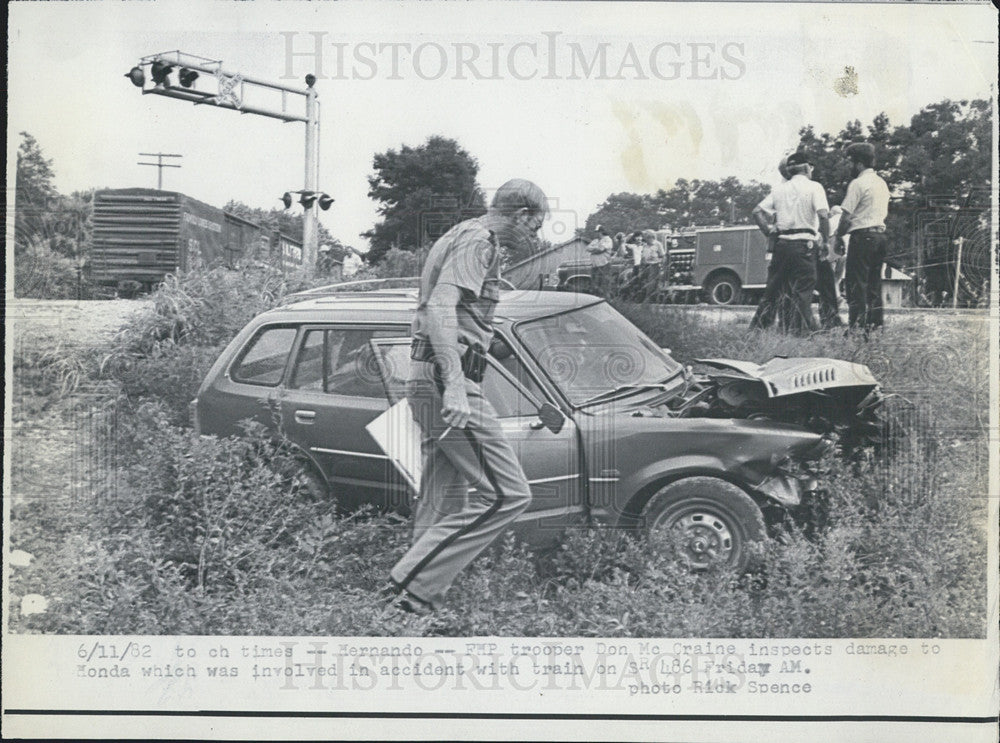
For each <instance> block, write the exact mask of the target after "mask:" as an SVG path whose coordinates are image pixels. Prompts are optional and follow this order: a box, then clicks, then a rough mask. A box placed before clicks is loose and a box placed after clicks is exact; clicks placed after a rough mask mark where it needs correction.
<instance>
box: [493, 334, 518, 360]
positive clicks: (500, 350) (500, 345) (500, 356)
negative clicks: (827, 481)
mask: <svg viewBox="0 0 1000 743" xmlns="http://www.w3.org/2000/svg"><path fill="white" fill-rule="evenodd" d="M512 354H513V351H511V350H510V346H508V345H507V341H505V340H504V339H503V338H494V339H493V340H492V341H491V342H490V356H492V357H493V358H495V359H496V360H497V361H503V360H504V359H506V358H507V357H508V356H511V355H512Z"/></svg>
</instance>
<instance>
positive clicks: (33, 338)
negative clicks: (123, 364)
mask: <svg viewBox="0 0 1000 743" xmlns="http://www.w3.org/2000/svg"><path fill="white" fill-rule="evenodd" d="M149 305H150V302H149V300H146V299H109V300H95V301H87V302H80V301H76V300H72V299H58V300H45V299H12V300H9V301H8V302H7V306H6V308H5V310H6V318H5V326H6V328H7V331H8V332H10V333H12V336H13V339H14V340H15V341H16V340H21V342H30V343H43V342H53V341H56V342H58V341H62V342H64V343H72V344H81V345H82V344H93V345H100V344H101V343H104V342H107V341H108V340H109V339H110V338H111V336H112V335H113V334H114V332H115V331H116V330H117V329H118V328H119V327H121V324H122V323H123V322H125V320H126V319H127V318H128V317H129V316H130V315H131V314H133V313H135V312H138V311H139V310H141V309H142V308H144V307H148V306H149Z"/></svg>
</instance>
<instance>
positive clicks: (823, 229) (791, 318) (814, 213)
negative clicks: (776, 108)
mask: <svg viewBox="0 0 1000 743" xmlns="http://www.w3.org/2000/svg"><path fill="white" fill-rule="evenodd" d="M785 164H786V166H787V168H788V172H789V174H790V175H791V178H790V179H789V180H787V181H785V182H784V183H781V184H779V185H778V186H776V187H775V188H774V190H773V191H771V193H770V194H768V196H767V197H765V198H764V200H763V201H761V202H760V203H759V204H758V205H757V206H756V207H754V210H753V217H754V221H755V222H756V223H757V226H758V227H759V228H760V229H761V231H762V232H763V233H764V234H765V235H767V236H768V237H772V236H773V237H774V238H776V240H775V243H774V252H773V253H772V257H771V265H770V266H769V268H768V282H767V283H768V288H770V289H772V292H769V291H768V289H765V294H764V298H763V299H762V300H761V305H760V307H758V313H757V314H756V315H755V316H754V320H753V321H751V327H755V323H756V322H758V321H759V319H760V317H762V316H763V317H767V316H768V314H769V312H770V310H769V307H768V306H767V303H769V302H773V300H774V297H773V296H772V294H773V291H774V290H775V289H776V288H777V287H781V295H782V296H781V299H780V301H781V302H782V303H786V302H787V304H788V305H789V306H790V310H789V313H788V322H789V324H790V326H791V329H792V330H793V331H795V332H799V333H801V332H803V331H814V330H818V329H819V325H818V324H817V322H816V318H815V317H814V316H813V312H812V296H813V291H814V290H815V288H816V252H817V250H818V249H819V250H823V251H825V250H826V249H827V245H828V243H829V234H830V221H829V214H830V206H829V204H828V203H827V200H826V192H825V191H824V190H823V187H822V186H821V185H820V184H818V183H815V182H814V181H812V180H810V176H811V175H812V165H811V164H810V163H809V156H808V155H807V154H806V153H805V152H803V151H801V150H799V151H798V152H794V153H792V154H791V155H789V156H788V158H787V160H786V161H785ZM771 214H774V222H772V221H771V216H770V215H771Z"/></svg>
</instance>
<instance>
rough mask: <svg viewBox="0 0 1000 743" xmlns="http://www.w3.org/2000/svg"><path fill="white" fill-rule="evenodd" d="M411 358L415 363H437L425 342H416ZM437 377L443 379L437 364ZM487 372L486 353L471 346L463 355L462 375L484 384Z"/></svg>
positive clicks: (429, 345)
mask: <svg viewBox="0 0 1000 743" xmlns="http://www.w3.org/2000/svg"><path fill="white" fill-rule="evenodd" d="M410 358H411V359H413V360H414V361H435V359H434V349H433V348H432V347H431V344H430V343H428V342H427V341H425V340H421V339H418V340H414V341H413V343H412V345H411V346H410ZM434 369H435V372H436V373H437V376H438V377H439V378H440V377H441V370H440V369H438V366H437V363H436V362H435V364H434ZM485 372H486V353H485V352H484V351H483V349H482V347H480V346H469V347H468V348H466V349H465V353H463V354H462V374H463V375H464V376H465V378H466V379H470V380H472V381H473V382H477V383H478V382H482V381H483V374H485Z"/></svg>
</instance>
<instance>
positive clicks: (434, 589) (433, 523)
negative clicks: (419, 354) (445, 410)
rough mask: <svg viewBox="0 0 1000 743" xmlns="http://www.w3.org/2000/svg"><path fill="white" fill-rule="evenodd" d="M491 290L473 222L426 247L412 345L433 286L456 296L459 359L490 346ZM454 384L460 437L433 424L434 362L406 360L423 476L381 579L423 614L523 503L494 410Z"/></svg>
mask: <svg viewBox="0 0 1000 743" xmlns="http://www.w3.org/2000/svg"><path fill="white" fill-rule="evenodd" d="M499 282H500V249H499V244H498V242H497V239H496V236H495V235H494V234H493V233H492V232H491V231H490V230H488V229H487V228H486V227H485V226H484V224H483V223H482V222H481V221H480V220H478V219H472V220H468V221H466V222H462V223H461V224H458V225H456V226H455V227H453V228H452V229H451V230H449V231H448V232H447V233H446V234H445V235H444V236H442V237H441V238H440V239H439V240H438V241H437V242H436V243H435V244H434V247H433V248H431V251H430V253H429V254H428V256H427V261H426V263H425V264H424V269H423V272H422V274H421V280H420V293H419V297H418V305H417V312H416V315H415V316H414V319H413V337H414V340H415V341H416V342H421V341H425V342H429V337H428V335H427V315H428V306H429V305H428V303H429V302H430V299H431V294H432V293H433V291H434V287H435V286H437V285H438V284H452V285H454V286H456V287H458V288H459V290H460V291H461V299H460V300H459V303H458V305H457V306H456V308H455V314H456V320H457V323H458V327H457V335H458V340H459V349H458V351H459V355H461V354H462V353H463V351H464V350H465V347H466V346H467V345H468V346H472V345H478V346H480V347H482V348H484V349H486V348H489V342H490V339H491V337H492V335H493V327H492V319H493V313H494V311H495V309H496V304H497V302H498V301H499V298H500V292H499ZM487 373H489V372H487ZM463 381H464V384H465V393H466V397H467V399H468V401H469V408H470V412H471V414H470V418H469V422H468V424H467V425H466V427H465V428H464V429H452V430H450V431H449V430H448V426H447V425H446V424H445V423H444V420H443V419H442V418H441V408H442V397H441V393H442V384H441V382H442V380H440V379H439V378H438V376H437V374H436V372H435V367H434V364H433V362H430V361H416V360H414V361H411V371H410V381H409V384H408V386H407V398H408V400H409V403H410V408H411V410H412V411H413V416H414V418H415V420H416V421H417V424H418V425H419V426H420V429H421V431H422V433H423V436H424V438H423V441H422V453H423V472H422V475H421V481H420V494H419V498H418V499H417V502H416V507H415V512H414V525H413V544H412V546H411V547H410V549H409V551H407V553H406V554H405V555H404V556H403V557H402V558H401V559H400V561H399V562H398V563H396V565H395V566H394V567H393V568H392V571H391V573H390V577H391V579H392V581H393V583H394V584H395V585H396V586H397V588H399V589H405V590H406V591H408V592H409V593H410V594H411V595H412V596H414V597H416V598H417V599H419V600H421V601H423V602H425V603H427V604H429V605H431V606H433V605H434V604H437V603H438V602H440V601H441V600H442V598H443V597H444V594H445V592H446V591H447V590H448V587H449V586H450V585H451V583H452V581H454V579H455V578H456V576H457V575H458V574H459V573H460V572H461V571H462V569H463V568H465V566H466V565H468V564H469V563H470V562H471V561H472V560H473V559H474V558H475V557H476V555H478V554H479V553H480V552H482V550H483V549H485V548H486V547H487V546H488V545H489V544H490V543H491V542H492V541H493V540H494V539H496V537H497V536H498V535H499V534H500V533H501V532H502V531H503V530H504V529H505V528H506V527H507V526H508V525H509V524H511V523H512V522H513V521H514V520H515V519H516V518H517V517H518V516H519V515H520V514H521V513H522V512H524V510H525V509H527V507H528V505H529V503H530V502H531V491H530V488H529V486H528V482H527V478H526V477H525V475H524V471H523V470H522V468H521V464H520V462H519V461H518V458H517V455H516V454H515V452H514V450H513V448H512V447H511V445H510V444H509V443H508V442H507V440H506V438H505V437H504V433H503V430H502V428H501V427H500V423H499V421H498V420H497V414H496V411H495V410H494V409H493V406H492V405H491V404H490V403H489V401H488V400H486V398H485V397H483V394H482V390H481V388H480V385H479V383H478V382H474V381H472V380H471V379H469V378H467V377H466V378H465V379H464V380H463ZM473 488H474V489H475V490H474V492H471V493H470V489H473Z"/></svg>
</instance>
